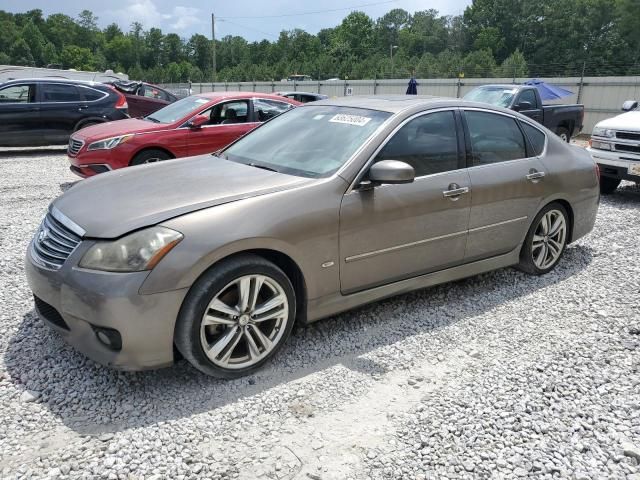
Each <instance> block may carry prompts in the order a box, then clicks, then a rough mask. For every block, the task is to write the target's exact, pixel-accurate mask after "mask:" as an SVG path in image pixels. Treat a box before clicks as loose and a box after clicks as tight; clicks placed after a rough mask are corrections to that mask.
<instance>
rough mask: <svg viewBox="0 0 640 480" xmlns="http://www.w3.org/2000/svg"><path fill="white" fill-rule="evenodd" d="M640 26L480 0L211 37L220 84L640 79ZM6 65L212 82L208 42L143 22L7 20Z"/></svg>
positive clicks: (606, 10) (1, 17) (586, 9)
mask: <svg viewBox="0 0 640 480" xmlns="http://www.w3.org/2000/svg"><path fill="white" fill-rule="evenodd" d="M639 18H640V2H639V1H638V0H537V1H535V2H532V1H529V0H474V1H473V3H472V4H471V5H470V6H469V7H467V8H466V10H465V11H464V13H463V14H462V15H458V16H447V15H440V14H439V13H438V12H437V11H436V10H424V11H418V12H415V13H413V14H411V13H409V12H407V11H406V10H403V9H400V8H395V9H393V10H391V11H389V12H388V13H386V14H385V15H383V16H381V17H380V18H377V19H375V20H374V19H373V18H371V17H369V16H368V15H367V14H365V13H363V12H359V11H354V12H352V13H350V14H348V15H347V16H346V17H345V18H344V19H343V20H342V22H341V23H340V25H337V26H336V27H334V28H325V29H322V30H320V31H319V32H318V33H317V34H316V35H312V34H310V33H308V32H305V31H304V30H301V29H293V30H283V31H282V32H280V35H279V36H278V38H277V40H276V39H274V40H273V41H269V40H262V41H254V42H248V41H247V40H245V39H244V38H243V37H242V36H240V35H228V36H225V37H223V38H221V39H216V53H217V55H216V57H217V62H216V63H217V72H216V80H217V81H236V82H237V81H252V80H255V81H264V80H267V81H268V80H276V81H277V80H280V79H281V78H286V77H287V76H289V75H290V74H293V73H299V74H306V75H310V76H311V77H313V78H314V79H326V78H336V77H337V78H347V79H361V78H376V77H377V78H394V77H406V76H409V75H411V74H415V75H416V76H417V77H419V78H437V77H444V78H446V77H457V76H465V77H487V76H497V77H512V76H513V77H523V76H565V75H576V74H579V73H580V72H581V71H585V70H586V72H585V73H587V74H607V75H625V74H638V64H639V62H640V28H638V25H637V21H638V19H639ZM146 27H149V28H148V29H146ZM238 28H239V29H242V27H240V26H238ZM0 64H12V65H25V66H37V67H42V66H48V65H54V66H60V67H62V68H74V69H77V70H91V71H104V70H106V69H112V70H114V71H116V72H125V73H127V74H128V75H129V76H130V78H132V79H144V80H147V81H152V82H186V81H193V82H201V81H211V80H212V78H213V71H212V41H211V40H210V39H209V38H207V37H206V36H204V35H201V34H194V35H192V36H191V37H190V38H188V39H187V38H181V37H180V36H179V35H177V34H176V33H164V32H162V30H161V29H159V28H156V27H153V26H144V25H142V24H140V23H137V22H134V23H133V24H131V26H130V28H129V30H128V31H126V32H125V31H123V30H122V29H121V28H120V27H119V26H118V25H117V24H115V23H113V24H110V25H108V26H107V27H106V28H104V29H101V28H99V27H98V18H97V17H96V16H95V15H94V14H93V13H92V12H91V11H89V10H83V11H82V12H81V13H80V14H79V15H78V17H77V18H72V17H70V16H68V15H64V14H61V13H56V14H52V15H49V16H46V17H45V16H44V15H43V12H42V11H41V10H38V9H35V10H29V11H27V12H25V13H16V14H12V13H9V12H5V11H2V10H0Z"/></svg>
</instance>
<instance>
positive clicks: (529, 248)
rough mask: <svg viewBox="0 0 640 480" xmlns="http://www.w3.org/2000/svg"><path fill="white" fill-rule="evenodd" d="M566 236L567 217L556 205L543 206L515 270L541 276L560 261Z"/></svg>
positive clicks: (528, 234) (530, 230) (561, 208)
mask: <svg viewBox="0 0 640 480" xmlns="http://www.w3.org/2000/svg"><path fill="white" fill-rule="evenodd" d="M568 236H569V215H568V214H567V210H566V209H565V208H564V207H563V206H562V205H561V204H559V203H551V204H549V205H547V206H546V207H544V208H543V209H542V210H541V211H540V213H538V215H536V218H535V219H534V220H533V223H532V224H531V227H530V228H529V232H528V233H527V237H526V238H525V241H524V245H523V246H522V250H521V251H520V263H519V264H518V268H519V269H520V270H522V271H524V272H527V273H530V274H532V275H544V274H545V273H548V272H550V271H551V270H553V269H554V268H555V266H556V265H557V264H558V262H559V261H560V258H562V254H563V253H564V250H565V247H566V246H567V241H568Z"/></svg>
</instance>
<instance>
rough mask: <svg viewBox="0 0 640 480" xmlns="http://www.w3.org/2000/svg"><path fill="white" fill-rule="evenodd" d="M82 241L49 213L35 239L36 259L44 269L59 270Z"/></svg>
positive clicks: (34, 251) (34, 250)
mask: <svg viewBox="0 0 640 480" xmlns="http://www.w3.org/2000/svg"><path fill="white" fill-rule="evenodd" d="M80 240H81V238H80V236H78V235H77V234H75V233H74V232H72V231H71V230H69V229H68V228H67V227H65V226H64V225H63V224H62V223H60V222H59V221H58V220H56V219H55V218H53V216H52V215H51V214H50V213H47V216H46V217H44V220H43V221H42V223H41V224H40V227H39V228H38V231H37V232H36V236H35V238H34V239H33V253H34V255H33V256H34V259H35V260H36V261H37V262H38V263H40V264H41V265H42V266H44V267H47V268H51V269H53V270H57V269H59V268H60V267H61V266H62V264H64V262H65V260H66V259H67V258H68V257H69V255H71V253H72V252H73V251H74V250H75V248H76V247H77V246H78V244H79V243H80Z"/></svg>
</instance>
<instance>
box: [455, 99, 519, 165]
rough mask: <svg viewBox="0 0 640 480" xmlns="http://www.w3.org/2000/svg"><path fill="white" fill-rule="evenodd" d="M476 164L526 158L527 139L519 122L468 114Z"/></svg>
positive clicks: (472, 112)
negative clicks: (519, 126)
mask: <svg viewBox="0 0 640 480" xmlns="http://www.w3.org/2000/svg"><path fill="white" fill-rule="evenodd" d="M465 118H466V120H467V126H468V128H469V136H470V140H471V150H472V154H473V163H474V165H488V164H491V163H498V162H506V161H509V160H516V159H518V158H526V157H527V153H526V147H525V141H524V136H523V135H522V132H521V131H520V129H519V128H518V125H517V124H516V120H515V119H514V118H511V117H507V116H504V115H498V114H495V113H489V112H477V111H466V112H465Z"/></svg>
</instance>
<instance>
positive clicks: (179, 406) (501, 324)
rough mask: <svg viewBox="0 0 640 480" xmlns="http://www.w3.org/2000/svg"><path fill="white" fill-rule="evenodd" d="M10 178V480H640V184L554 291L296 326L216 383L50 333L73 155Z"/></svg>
mask: <svg viewBox="0 0 640 480" xmlns="http://www.w3.org/2000/svg"><path fill="white" fill-rule="evenodd" d="M178 161H180V160H178ZM0 179H2V180H1V181H0V231H1V232H2V234H0V245H1V246H2V249H1V250H0V251H1V252H2V253H1V254H0V303H1V304H2V305H3V308H2V309H0V328H1V329H2V332H3V335H2V336H0V432H2V433H1V434H0V478H2V479H8V480H13V479H16V480H17V479H23V478H24V479H27V478H49V479H53V478H61V479H65V480H66V479H74V480H75V479H93V478H102V479H118V480H122V479H132V480H133V479H135V480H149V479H155V480H160V479H163V480H164V479H177V480H195V479H198V480H199V479H210V480H222V479H225V480H230V479H234V480H235V479H239V480H245V479H247V480H249V479H250V480H254V479H259V478H265V479H267V478H272V479H275V478H279V479H286V478H309V479H312V480H318V479H322V480H335V479H340V480H342V479H351V480H365V479H368V480H383V479H384V480H392V479H393V480H395V479H400V478H402V479H407V480H426V479H435V478H437V479H459V480H464V479H475V478H518V477H519V475H522V476H524V477H532V478H540V479H545V480H546V479H553V478H573V479H576V478H591V479H600V478H611V479H627V480H640V479H639V476H640V452H638V448H637V446H638V445H640V395H639V392H640V341H639V340H638V334H637V333H633V332H634V331H635V330H634V329H638V328H640V304H639V302H638V297H639V295H640V249H639V248H638V245H637V243H638V238H640V221H638V218H639V217H638V212H639V211H640V188H638V187H635V186H633V185H631V184H629V183H623V185H622V187H621V188H620V189H619V190H618V191H617V192H616V193H615V194H614V195H610V196H603V197H602V200H601V207H600V211H599V214H598V219H597V222H596V227H595V230H594V231H593V232H592V233H591V234H590V235H588V236H587V237H585V238H583V239H581V240H579V241H578V242H576V243H575V244H572V245H570V246H569V247H568V248H567V250H566V252H565V256H564V258H563V260H562V262H561V263H560V264H559V265H558V267H557V268H556V269H555V270H554V271H553V272H551V273H549V274H547V275H543V276H540V277H532V276H528V275H525V274H523V273H521V272H518V271H516V270H514V269H503V270H499V271H495V272H490V273H487V274H483V275H480V276H476V277H473V278H469V279H466V280H462V281H459V282H455V283H453V284H447V285H442V286H438V287H434V288H431V289H426V290H422V291H418V292H413V293H410V294H406V295H402V296H398V297H395V298H392V299H388V300H385V301H382V302H377V303H374V304H371V305H367V306H364V307H362V308H359V309H356V310H354V311H352V312H347V313H344V314H342V315H337V316H335V317H334V318H330V319H327V320H324V321H321V322H318V323H315V324H313V325H310V326H308V327H303V326H298V327H297V328H296V329H295V331H294V332H293V335H292V336H291V338H290V340H289V342H288V345H286V347H285V348H284V349H283V350H282V351H281V353H280V354H279V355H278V357H277V359H275V361H274V362H271V363H270V364H268V365H267V366H266V368H264V369H263V370H261V371H259V372H257V373H256V374H254V375H252V376H251V377H249V378H244V379H239V380H231V381H228V380H227V381H224V380H218V379H213V378H209V377H205V376H204V375H202V374H200V373H199V372H198V371H197V370H195V369H193V368H192V367H190V366H189V365H188V364H186V363H185V362H184V361H182V360H181V361H178V362H177V363H176V365H174V366H172V367H170V368H167V369H164V370H158V371H149V372H138V373H127V372H119V371H116V370H112V369H109V368H106V367H102V366H100V365H97V364H95V363H94V362H92V361H91V360H88V359H87V358H86V357H84V356H83V355H81V354H80V353H78V352H76V351H75V350H74V349H72V348H70V347H69V346H67V345H66V344H65V343H64V342H63V341H62V339H61V338H60V337H59V336H58V335H57V334H56V333H55V332H53V331H51V330H50V329H49V328H47V327H46V326H45V325H44V324H43V323H42V322H41V321H40V319H39V318H38V317H37V315H36V313H35V312H34V310H33V298H32V296H31V292H30V291H29V289H28V286H27V283H26V280H25V275H24V267H23V261H24V252H25V250H26V248H27V246H28V243H29V241H30V239H31V237H32V235H33V233H34V231H35V229H36V228H37V225H38V224H39V222H40V221H41V219H42V217H43V215H44V214H45V212H46V209H47V205H48V204H49V202H50V201H51V200H52V199H53V198H55V197H56V196H57V195H59V194H60V193H61V192H62V191H63V190H66V189H69V188H73V184H74V183H75V182H76V181H77V178H76V177H74V176H73V175H72V174H71V173H70V172H69V171H68V162H67V160H66V158H65V155H64V151H63V150H60V149H58V150H52V149H23V150H17V149H12V150H9V151H4V152H3V153H0ZM103 201H105V202H108V201H109V200H108V198H106V199H104V200H103ZM92 208H99V205H98V206H92ZM411 382H413V383H411ZM411 387H414V388H411ZM36 392H37V393H36ZM36 394H37V396H36ZM31 396H35V398H34V399H33V400H31V401H28V400H26V399H27V398H30V397H31ZM276 467H278V468H279V470H276Z"/></svg>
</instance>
